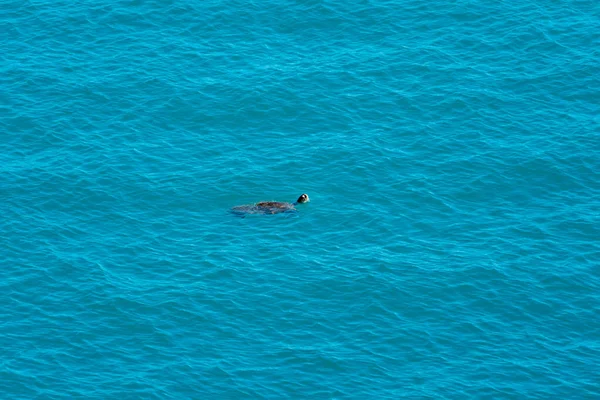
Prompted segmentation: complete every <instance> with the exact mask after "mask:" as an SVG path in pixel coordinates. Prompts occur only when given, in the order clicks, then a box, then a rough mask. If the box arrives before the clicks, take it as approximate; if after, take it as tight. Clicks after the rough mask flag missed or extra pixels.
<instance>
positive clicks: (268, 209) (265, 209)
mask: <svg viewBox="0 0 600 400" xmlns="http://www.w3.org/2000/svg"><path fill="white" fill-rule="evenodd" d="M309 201H310V199H309V198H308V195H307V194H302V195H301V196H300V197H298V200H296V202H294V203H284V202H280V201H260V202H258V203H255V204H246V205H243V206H236V207H233V208H232V209H231V212H233V213H234V214H236V215H239V216H242V217H243V216H245V215H248V214H263V215H264V214H281V213H293V212H296V205H297V204H302V203H308V202H309Z"/></svg>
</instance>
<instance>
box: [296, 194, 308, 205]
mask: <svg viewBox="0 0 600 400" xmlns="http://www.w3.org/2000/svg"><path fill="white" fill-rule="evenodd" d="M309 201H310V199H309V198H308V195H307V194H306V193H304V194H302V195H300V197H298V200H296V203H298V204H302V203H308V202H309Z"/></svg>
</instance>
